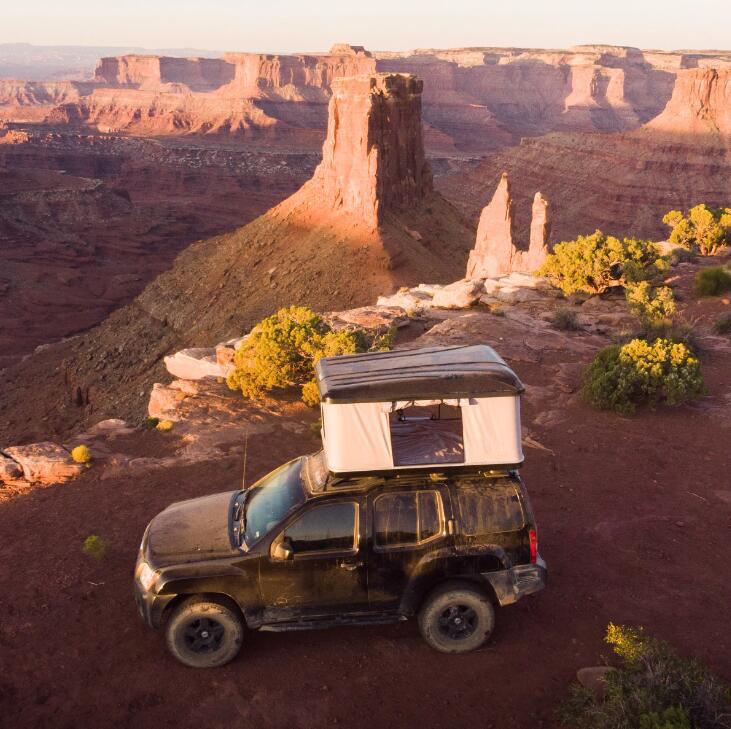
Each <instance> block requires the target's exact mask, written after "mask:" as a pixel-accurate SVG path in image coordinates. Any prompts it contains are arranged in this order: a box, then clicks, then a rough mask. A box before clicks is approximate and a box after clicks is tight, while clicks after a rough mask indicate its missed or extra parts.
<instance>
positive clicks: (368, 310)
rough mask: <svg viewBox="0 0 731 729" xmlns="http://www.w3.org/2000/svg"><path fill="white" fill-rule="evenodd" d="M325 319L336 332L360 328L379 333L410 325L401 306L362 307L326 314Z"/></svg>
mask: <svg viewBox="0 0 731 729" xmlns="http://www.w3.org/2000/svg"><path fill="white" fill-rule="evenodd" d="M397 295H398V294H397ZM324 318H325V320H326V321H327V322H328V324H330V326H331V327H332V328H333V329H335V330H336V331H338V330H340V329H352V328H358V329H365V330H367V331H372V332H378V331H382V330H384V329H390V328H391V327H396V328H399V327H402V326H405V325H406V324H408V323H409V317H408V315H407V314H406V311H405V310H404V309H403V308H402V307H400V306H361V307H360V308H358V309H348V310H347V311H335V312H331V313H329V314H325V317H324Z"/></svg>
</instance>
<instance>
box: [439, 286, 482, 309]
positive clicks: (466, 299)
mask: <svg viewBox="0 0 731 729" xmlns="http://www.w3.org/2000/svg"><path fill="white" fill-rule="evenodd" d="M482 291H483V289H482V281H480V280H475V279H471V280H470V279H468V280H466V281H455V282H454V283H452V284H449V286H445V287H444V288H442V289H439V290H438V291H436V292H435V293H434V297H433V298H432V305H433V306H436V307H438V308H440V309H468V308H469V307H470V306H472V305H473V304H475V303H476V302H477V299H478V298H479V297H480V295H481V294H482Z"/></svg>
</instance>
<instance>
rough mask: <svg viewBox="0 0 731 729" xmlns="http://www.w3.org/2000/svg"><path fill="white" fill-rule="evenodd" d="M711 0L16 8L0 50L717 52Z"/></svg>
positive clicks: (169, 0) (80, 1)
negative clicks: (335, 46) (17, 46)
mask: <svg viewBox="0 0 731 729" xmlns="http://www.w3.org/2000/svg"><path fill="white" fill-rule="evenodd" d="M726 6H727V3H726V2H723V1H722V0H695V1H694V2H693V3H692V4H688V3H683V4H681V3H668V2H666V0H613V2H611V3H609V4H604V5H594V6H589V5H587V4H586V3H585V1H584V0H553V2H551V3H546V2H545V0H523V1H522V2H521V3H519V4H518V3H504V2H495V1H494V0H493V2H490V0H420V1H419V2H417V1H416V0H369V3H368V4H367V7H366V6H363V5H358V4H351V3H342V2H341V0H310V2H309V3H302V2H301V0H268V2H267V3H257V4H254V3H246V4H242V3H239V2H234V1H233V0H208V2H207V3H206V4H205V6H204V7H202V6H201V4H200V3H199V2H197V1H196V2H194V1H193V0H156V1H155V3H149V0H119V1H118V2H117V3H116V4H114V5H105V6H104V7H101V6H100V5H99V3H98V2H93V1H92V0H66V2H64V3H58V2H57V0H25V2H23V3H14V4H12V5H11V6H10V7H8V8H6V9H4V10H3V22H2V25H1V26H0V43H2V44H14V43H28V44H31V45H35V46H56V47H58V46H71V47H82V46H83V47H86V48H96V47H107V48H119V47H121V48H130V47H132V48H145V49H151V50H154V49H200V50H206V49H211V50H212V51H215V52H217V53H218V52H220V53H223V52H225V51H227V50H232V51H233V50H242V49H244V50H251V52H258V53H282V54H289V53H317V52H318V51H319V52H321V51H323V50H327V49H328V48H329V47H330V45H332V43H335V42H351V43H353V44H358V45H363V46H365V47H366V48H368V49H369V50H375V51H396V52H403V51H409V50H412V49H415V48H440V49H446V48H542V49H555V50H560V49H564V48H569V47H571V46H576V45H588V44H587V43H586V39H591V38H596V37H597V36H601V41H600V42H598V43H591V44H590V45H612V46H626V47H632V48H641V49H644V50H658V51H666V52H667V51H674V50H676V51H677V50H724V49H725V48H726V47H727V46H728V45H729V38H728V29H727V24H726V23H723V22H721V21H722V19H723V18H724V17H726V14H727V7H726Z"/></svg>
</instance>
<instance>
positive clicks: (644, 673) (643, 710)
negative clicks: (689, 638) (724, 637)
mask: <svg viewBox="0 0 731 729" xmlns="http://www.w3.org/2000/svg"><path fill="white" fill-rule="evenodd" d="M605 640H606V642H607V643H608V644H609V645H610V646H611V647H612V649H613V651H614V653H615V655H616V656H617V657H618V658H619V660H620V661H621V665H620V666H619V667H618V668H617V670H612V671H609V672H608V673H607V674H606V675H605V681H606V692H605V696H604V697H599V696H597V693H596V692H595V691H592V690H591V689H588V688H585V687H583V686H580V685H578V684H577V685H575V686H573V687H572V690H571V694H570V697H569V699H568V700H567V701H566V702H565V703H564V705H563V707H562V709H561V712H560V715H561V720H562V723H563V724H564V726H567V727H572V728H575V729H579V728H580V729H722V728H723V727H728V726H731V723H730V721H729V720H730V719H731V690H729V687H728V686H726V685H725V684H723V683H722V682H721V681H720V680H719V679H717V678H716V677H715V676H713V675H712V674H711V673H710V671H709V670H708V669H707V668H706V667H705V666H703V665H702V664H701V663H699V662H698V661H696V660H693V659H688V658H684V657H682V656H680V655H679V654H678V653H677V652H676V651H675V650H674V648H673V647H672V646H670V645H669V644H668V643H666V642H664V641H661V640H658V639H656V638H651V637H649V636H648V635H646V634H645V632H644V630H642V629H641V628H639V629H638V628H629V627H625V626H618V625H613V624H611V623H610V624H609V627H608V628H607V634H606V638H605Z"/></svg>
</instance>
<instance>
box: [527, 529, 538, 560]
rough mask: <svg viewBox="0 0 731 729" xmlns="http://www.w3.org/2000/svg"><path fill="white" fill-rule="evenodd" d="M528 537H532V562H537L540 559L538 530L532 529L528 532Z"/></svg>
mask: <svg viewBox="0 0 731 729" xmlns="http://www.w3.org/2000/svg"><path fill="white" fill-rule="evenodd" d="M528 539H530V563H531V564H535V563H536V560H537V559H538V532H536V530H535V529H531V530H530V531H529V532H528Z"/></svg>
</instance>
